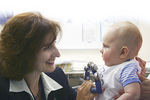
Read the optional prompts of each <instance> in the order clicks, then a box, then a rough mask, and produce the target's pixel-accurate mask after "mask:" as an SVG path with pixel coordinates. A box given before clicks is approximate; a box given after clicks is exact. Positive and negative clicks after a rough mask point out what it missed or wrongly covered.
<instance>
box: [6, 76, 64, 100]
mask: <svg viewBox="0 0 150 100" xmlns="http://www.w3.org/2000/svg"><path fill="white" fill-rule="evenodd" d="M41 78H42V82H43V86H44V92H45V96H46V100H47V99H48V94H49V93H50V92H51V91H55V90H58V89H61V88H62V86H61V85H60V84H59V83H57V82H56V81H55V80H53V79H52V78H50V77H49V76H47V75H46V74H45V73H42V74H41ZM22 91H25V92H27V93H29V94H30V96H31V100H34V97H33V95H32V93H31V91H30V89H29V87H28V86H27V84H26V82H25V80H24V79H22V80H21V81H16V80H10V88H9V92H22Z"/></svg>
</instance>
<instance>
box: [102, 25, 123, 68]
mask: <svg viewBox="0 0 150 100" xmlns="http://www.w3.org/2000/svg"><path fill="white" fill-rule="evenodd" d="M114 32H116V31H115V30H114V29H111V28H110V29H109V30H108V31H107V32H106V34H105V35H104V37H103V47H102V49H101V50H100V52H101V53H102V57H103V60H104V62H105V65H107V66H113V65H116V64H118V63H119V62H120V49H121V47H120V42H119V39H117V37H118V36H117V34H115V33H114Z"/></svg>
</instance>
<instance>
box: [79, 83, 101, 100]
mask: <svg viewBox="0 0 150 100" xmlns="http://www.w3.org/2000/svg"><path fill="white" fill-rule="evenodd" d="M91 87H94V85H93V82H92V81H91V80H89V81H87V80H86V81H84V82H83V84H82V85H81V87H79V88H78V92H77V99H76V100H92V99H93V98H94V97H96V96H97V95H98V94H94V93H91V92H90V89H91Z"/></svg>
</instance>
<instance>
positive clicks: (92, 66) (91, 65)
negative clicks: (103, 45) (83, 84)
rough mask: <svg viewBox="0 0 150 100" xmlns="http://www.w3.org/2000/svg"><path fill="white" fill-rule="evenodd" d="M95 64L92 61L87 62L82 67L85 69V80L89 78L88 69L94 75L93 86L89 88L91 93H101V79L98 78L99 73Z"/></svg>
mask: <svg viewBox="0 0 150 100" xmlns="http://www.w3.org/2000/svg"><path fill="white" fill-rule="evenodd" d="M97 69H98V68H97V65H95V64H94V63H93V62H89V63H88V64H87V66H85V67H84V70H85V78H84V79H85V80H89V79H90V71H92V74H93V76H94V80H95V85H96V88H95V87H92V88H91V89H90V91H91V93H98V94H101V93H102V84H101V80H100V75H99V73H98V72H97Z"/></svg>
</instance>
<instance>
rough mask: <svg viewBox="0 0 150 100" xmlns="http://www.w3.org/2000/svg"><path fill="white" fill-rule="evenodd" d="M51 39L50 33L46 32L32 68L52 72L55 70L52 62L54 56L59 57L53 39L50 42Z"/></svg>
mask: <svg viewBox="0 0 150 100" xmlns="http://www.w3.org/2000/svg"><path fill="white" fill-rule="evenodd" d="M51 41H52V36H51V34H47V35H46V37H45V39H44V41H43V43H42V45H41V49H40V50H39V52H38V53H37V56H36V57H37V58H36V62H35V66H34V70H37V71H38V72H53V71H54V70H55V65H54V62H55V59H56V57H60V53H59V51H58V49H57V48H56V46H55V41H54V43H52V44H51Z"/></svg>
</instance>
